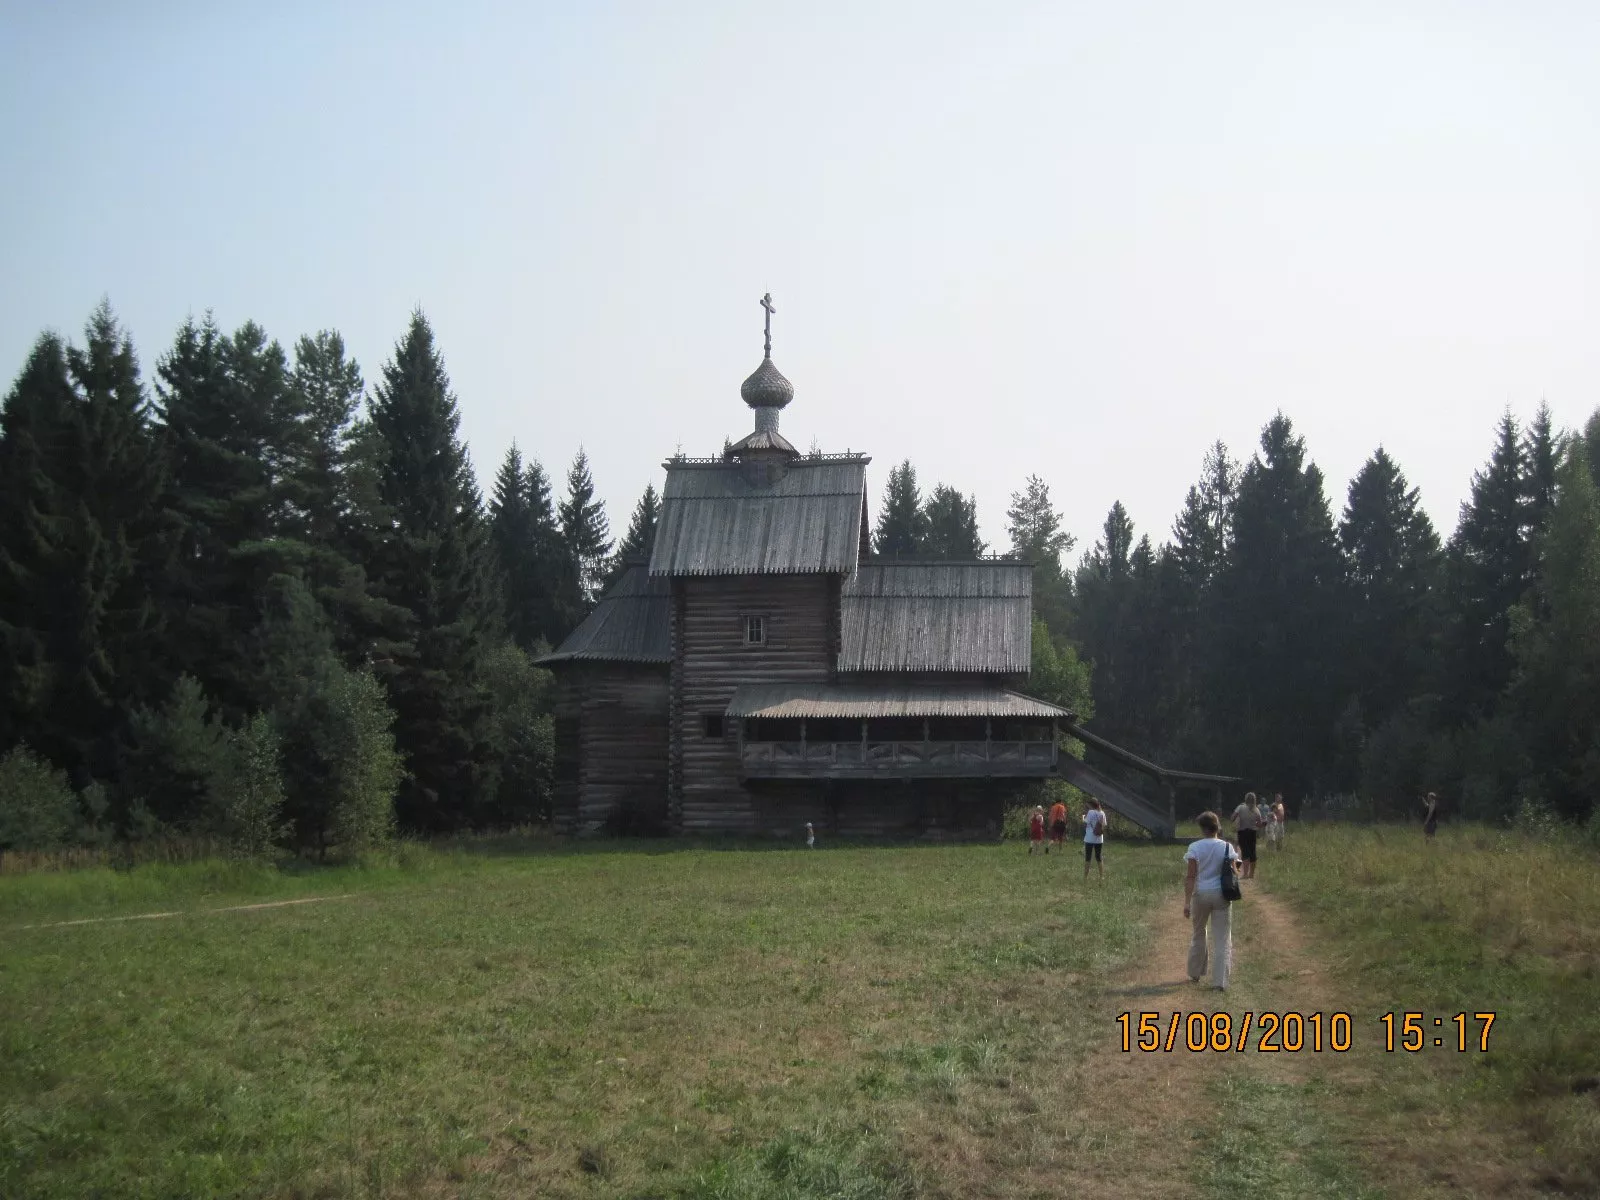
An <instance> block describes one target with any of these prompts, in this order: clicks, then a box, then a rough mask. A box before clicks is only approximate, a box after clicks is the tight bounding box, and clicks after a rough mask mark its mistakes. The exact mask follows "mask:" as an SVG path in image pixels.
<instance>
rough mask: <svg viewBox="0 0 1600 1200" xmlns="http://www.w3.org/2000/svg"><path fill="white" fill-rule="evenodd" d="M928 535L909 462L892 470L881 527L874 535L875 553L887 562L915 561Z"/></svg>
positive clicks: (914, 469)
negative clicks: (912, 559) (904, 559)
mask: <svg viewBox="0 0 1600 1200" xmlns="http://www.w3.org/2000/svg"><path fill="white" fill-rule="evenodd" d="M926 532H927V518H926V516H925V515H924V513H923V511H922V493H921V492H920V491H918V490H917V472H916V468H914V467H913V466H912V465H911V460H910V459H909V458H908V459H906V460H905V461H904V462H902V463H901V464H900V465H899V466H898V467H891V468H890V469H889V480H888V482H887V483H886V484H885V485H884V488H883V507H882V509H881V511H880V512H879V513H878V527H877V529H876V531H875V532H874V533H873V539H872V540H873V549H874V551H875V552H876V553H877V554H879V555H880V556H882V557H884V558H912V557H915V556H916V555H917V554H919V553H921V551H922V543H923V539H924V537H925V536H926Z"/></svg>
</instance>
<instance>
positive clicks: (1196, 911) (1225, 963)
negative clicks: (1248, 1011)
mask: <svg viewBox="0 0 1600 1200" xmlns="http://www.w3.org/2000/svg"><path fill="white" fill-rule="evenodd" d="M1195 824H1197V825H1199V826H1200V832H1201V834H1202V835H1203V836H1202V837H1201V838H1200V840H1199V841H1197V842H1190V843H1189V849H1188V851H1187V852H1186V853H1185V854H1184V856H1183V859H1184V863H1185V868H1184V876H1183V915H1184V916H1186V917H1188V918H1189V919H1190V921H1191V922H1192V923H1193V930H1194V933H1193V936H1192V937H1191V938H1190V939H1189V982H1190V983H1199V982H1200V977H1201V976H1202V975H1204V974H1205V973H1206V964H1207V962H1208V961H1209V963H1210V965H1211V986H1212V987H1214V988H1216V989H1217V991H1219V992H1222V991H1226V990H1227V988H1228V968H1229V966H1230V965H1231V964H1232V958H1233V922H1232V914H1231V913H1230V911H1229V906H1228V902H1227V901H1226V900H1224V899H1223V898H1222V873H1223V871H1231V870H1233V864H1234V863H1235V862H1236V861H1238V855H1237V854H1236V853H1235V852H1234V849H1233V847H1232V846H1231V845H1229V844H1228V843H1227V842H1225V841H1223V840H1222V838H1220V837H1218V836H1217V835H1218V832H1219V831H1220V830H1221V828H1222V822H1221V821H1220V820H1219V819H1218V817H1217V814H1216V813H1214V812H1203V813H1201V814H1200V815H1199V816H1198V817H1196V818H1195ZM1208 922H1209V923H1210V926H1211V945H1210V947H1209V948H1208V947H1207V946H1206V925H1207V923H1208Z"/></svg>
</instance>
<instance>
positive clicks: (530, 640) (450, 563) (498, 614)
mask: <svg viewBox="0 0 1600 1200" xmlns="http://www.w3.org/2000/svg"><path fill="white" fill-rule="evenodd" d="M458 424H459V415H458V411H457V405H456V399H455V396H454V395H453V394H452V392H451V389H450V382H449V378H448V376H447V374H446V372H445V366H444V361H443V359H442V357H441V355H440V353H439V351H438V349H437V348H436V347H435V345H434V340H433V333H432V331H431V329H430V328H429V326H428V322H427V320H426V319H425V318H424V317H423V315H422V314H421V313H420V312H419V313H416V314H414V315H413V317H412V319H411V322H410V324H409V327H408V328H407V330H406V332H405V334H404V336H403V337H401V339H400V340H399V342H398V343H397V344H396V346H395V349H394V354H393V356H392V358H391V359H390V360H389V361H388V362H387V363H385V364H384V366H383V368H382V370H381V372H380V376H379V378H378V380H377V381H376V382H375V383H374V385H373V386H372V388H371V389H370V392H369V391H368V389H367V387H366V385H365V382H364V380H363V377H362V373H361V369H360V367H359V365H358V364H357V363H356V362H355V361H353V360H352V359H351V358H350V356H349V355H348V354H347V352H346V350H345V346H344V343H343V340H342V339H341V338H340V336H339V335H338V334H337V333H335V332H331V331H324V332H321V333H317V334H314V335H310V336H306V337H302V338H300V339H299V340H298V341H297V342H296V343H295V345H294V347H293V351H292V354H291V353H290V352H288V351H286V350H285V349H284V347H283V346H282V345H281V344H280V343H278V342H277V341H274V340H272V339H271V338H269V337H268V335H267V334H266V333H265V331H264V330H262V329H261V328H260V327H259V326H258V325H256V324H255V323H253V322H246V323H245V324H244V325H242V326H240V327H239V328H238V329H237V330H235V331H234V332H233V333H231V334H228V333H224V332H223V331H222V330H221V329H219V328H218V327H217V325H216V324H215V322H214V321H213V320H212V319H211V318H210V317H209V316H208V317H207V318H206V319H205V320H203V321H200V322H195V321H193V320H189V321H186V322H185V323H184V325H183V326H182V327H181V328H180V329H179V330H178V332H177V334H176V336H175V337H174V339H173V341H172V343H171V345H170V346H169V347H168V348H167V349H166V350H165V352H164V353H163V354H162V355H161V356H160V357H159V359H158V361H157V364H156V371H155V378H154V381H153V387H147V386H146V384H145V381H144V379H143V377H142V374H141V368H140V364H139V361H138V357H137V355H136V354H135V351H134V347H133V345H132V343H131V341H130V339H129V338H128V336H127V335H126V333H125V332H124V331H123V330H122V329H121V327H120V326H119V325H118V323H117V321H116V318H115V317H114V316H113V314H112V312H111V310H110V308H109V306H107V305H105V304H102V305H101V306H100V308H98V309H97V310H96V311H95V313H94V314H93V315H92V316H91V318H90V320H89V322H88V324H87V326H86V328H85V330H84V336H83V342H82V345H76V344H70V343H68V342H67V341H65V340H63V339H62V338H60V337H59V336H57V335H55V334H53V333H46V334H44V335H42V336H41V337H40V338H39V339H38V340H37V342H36V343H35V344H34V346H33V349H32V352H31V353H30V354H29V356H28V359H27V362H26V363H25V365H24V366H23V368H22V371H21V372H20V374H19V375H18V376H17V378H16V381H15V383H14V385H13V386H12V388H11V390H10V391H9V392H8V393H7V395H6V397H5V401H4V405H3V408H0V849H7V848H13V849H14V848H23V847H35V846H47V845H54V844H60V843H62V842H70V841H77V840H86V841H91V842H94V841H106V840H109V839H112V838H117V837H133V838H137V837H147V836H152V835H156V834H160V833H167V832H182V833H187V834H204V835H209V836H215V837H219V838H223V839H225V840H227V841H228V842H229V843H230V844H234V845H237V846H241V847H243V848H245V849H247V850H252V851H253V850H258V849H261V848H263V847H265V846H269V845H274V844H287V845H290V846H293V847H295V848H298V849H300V850H303V851H310V852H313V853H320V854H327V853H330V852H333V853H359V852H360V851H361V850H362V849H363V848H365V847H368V846H370V845H372V844H374V843H375V842H378V841H381V840H383V839H384V838H386V837H387V836H389V834H390V833H391V832H392V831H393V830H394V829H395V828H396V827H399V828H404V829H409V830H414V831H421V832H432V831H442V830H451V829H461V828H471V827H489V826H506V825H513V824H522V823H527V822H530V821H537V820H540V819H543V818H544V817H545V816H546V815H547V814H548V806H549V793H550V763H551V754H552V750H551V744H550V743H551V722H550V718H549V711H548V710H549V691H550V681H549V677H548V675H547V674H546V673H545V672H542V671H539V670H537V669H535V668H534V667H533V666H532V659H533V658H534V657H536V655H537V654H538V653H539V652H540V650H541V649H542V648H543V647H546V646H548V645H549V644H551V643H553V642H556V641H559V640H560V639H561V638H562V637H564V636H565V635H566V633H567V632H568V631H569V630H570V629H571V628H572V627H573V626H574V625H575V624H576V623H577V622H578V621H579V620H581V618H582V617H583V615H584V613H585V612H586V611H587V609H588V607H589V606H590V605H591V604H592V602H593V600H594V597H595V595H596V593H597V592H598V591H599V589H601V588H602V587H603V586H604V585H605V583H606V581H607V579H608V578H609V577H610V576H612V575H613V574H615V572H616V571H617V570H619V569H620V565H621V561H622V555H623V554H627V555H634V554H640V553H648V551H649V541H650V539H651V537H653V533H654V521H655V511H656V507H657V501H656V497H655V494H654V489H653V488H651V489H648V490H647V493H646V496H645V497H644V498H643V499H642V500H641V501H640V506H639V509H638V511H636V513H635V514H634V522H633V524H632V526H631V527H630V529H629V531H628V533H627V536H626V537H625V538H624V539H623V542H622V546H621V547H620V548H619V551H618V552H617V553H613V549H614V548H613V541H612V538H611V535H610V532H609V526H608V522H607V519H606V515H605V510H604V507H603V505H602V504H601V503H600V502H599V501H598V500H597V499H596V497H595V491H594V483H593V479H592V478H591V474H590V469H589V464H588V461H587V459H586V458H585V456H584V454H583V452H582V451H581V450H580V451H579V453H578V455H577V457H576V458H575V459H574V461H573V463H572V465H571V468H570V469H569V470H568V472H567V476H566V494H565V496H564V498H562V499H560V500H559V501H558V500H556V499H555V497H554V495H553V491H552V487H551V483H550V480H549V478H548V476H547V474H546V472H545V470H544V468H543V467H542V465H541V464H540V463H539V462H538V461H537V460H533V459H528V460H524V459H523V457H522V455H521V454H520V453H519V451H518V450H517V449H516V448H515V447H513V448H512V449H511V451H510V452H509V453H508V454H507V456H506V460H505V462H504V464H503V465H502V467H501V469H500V471H499V473H498V475H497V476H496V479H495V484H494V489H493V492H492V495H491V496H490V498H489V500H488V502H487V503H485V502H484V500H483V498H482V496H481V495H480V492H479V489H478V486H477V483H476V479H475V476H474V473H473V469H472V464H471V461H470V459H469V456H468V453H467V449H466V447H465V446H464V445H463V444H462V442H461V439H460V437H459V433H458Z"/></svg>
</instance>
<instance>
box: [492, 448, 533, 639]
mask: <svg viewBox="0 0 1600 1200" xmlns="http://www.w3.org/2000/svg"><path fill="white" fill-rule="evenodd" d="M489 539H490V542H491V544H492V545H493V547H494V553H495V561H496V565H497V567H498V568H499V571H498V573H499V578H500V585H501V588H502V591H503V596H502V599H501V604H500V611H501V614H502V616H503V618H504V620H505V627H506V632H507V633H508V634H510V636H511V640H512V641H514V642H516V644H517V645H518V646H521V647H523V648H524V649H526V648H527V647H529V646H532V645H533V643H534V641H535V639H537V637H538V636H539V631H538V628H537V614H536V611H535V605H536V603H537V598H538V592H539V589H540V587H541V585H542V583H543V581H542V580H540V578H539V567H540V563H539V547H538V545H537V542H536V539H535V535H534V528H533V514H532V511H531V509H530V508H529V504H528V480H527V475H526V473H525V472H524V471H523V467H522V452H521V451H520V450H518V449H517V445H516V443H515V442H513V443H512V444H511V447H510V449H508V450H507V451H506V457H505V460H504V461H503V462H502V463H501V464H500V472H499V474H497V475H496V476H495V480H494V492H493V494H492V495H491V496H490V499H489Z"/></svg>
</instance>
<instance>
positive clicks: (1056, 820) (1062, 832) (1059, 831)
mask: <svg viewBox="0 0 1600 1200" xmlns="http://www.w3.org/2000/svg"><path fill="white" fill-rule="evenodd" d="M1066 836H1067V806H1066V805H1065V804H1063V803H1061V801H1059V800H1057V801H1056V802H1055V803H1054V804H1052V805H1051V806H1050V845H1051V846H1054V847H1055V848H1056V849H1057V850H1060V849H1061V839H1062V838H1064V837H1066ZM1044 852H1045V853H1046V854H1049V853H1050V846H1046V847H1045V848H1044Z"/></svg>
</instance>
